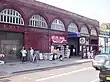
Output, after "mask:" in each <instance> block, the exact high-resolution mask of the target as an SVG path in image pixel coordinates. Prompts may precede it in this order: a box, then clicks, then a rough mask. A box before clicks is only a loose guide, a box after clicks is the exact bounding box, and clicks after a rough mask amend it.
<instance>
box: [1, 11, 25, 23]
mask: <svg viewBox="0 0 110 82" xmlns="http://www.w3.org/2000/svg"><path fill="white" fill-rule="evenodd" d="M0 22H3V23H10V24H19V25H24V20H23V18H22V16H21V15H20V13H19V12H17V11H16V10H13V9H4V10H2V11H1V12H0Z"/></svg>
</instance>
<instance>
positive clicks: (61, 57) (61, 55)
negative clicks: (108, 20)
mask: <svg viewBox="0 0 110 82" xmlns="http://www.w3.org/2000/svg"><path fill="white" fill-rule="evenodd" d="M59 55H60V56H59V59H60V61H62V60H63V53H62V50H61V49H59Z"/></svg>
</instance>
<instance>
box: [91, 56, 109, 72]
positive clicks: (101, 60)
mask: <svg viewBox="0 0 110 82" xmlns="http://www.w3.org/2000/svg"><path fill="white" fill-rule="evenodd" d="M107 59H109V57H108V55H96V56H95V57H94V59H93V61H92V66H93V67H94V68H95V69H96V70H99V69H100V67H101V66H102V65H103V63H104V61H105V60H107Z"/></svg>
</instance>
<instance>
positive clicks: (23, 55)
mask: <svg viewBox="0 0 110 82" xmlns="http://www.w3.org/2000/svg"><path fill="white" fill-rule="evenodd" d="M21 54H22V63H24V62H26V54H27V51H26V50H25V48H24V47H23V48H22V50H21Z"/></svg>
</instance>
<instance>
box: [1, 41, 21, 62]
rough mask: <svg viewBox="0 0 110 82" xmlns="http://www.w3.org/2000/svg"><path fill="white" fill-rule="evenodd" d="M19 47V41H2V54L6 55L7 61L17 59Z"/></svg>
mask: <svg viewBox="0 0 110 82" xmlns="http://www.w3.org/2000/svg"><path fill="white" fill-rule="evenodd" d="M19 47H20V46H19V40H1V49H2V53H3V54H5V55H6V58H5V60H6V61H11V60H16V59H17V55H16V54H17V50H18V49H19Z"/></svg>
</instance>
